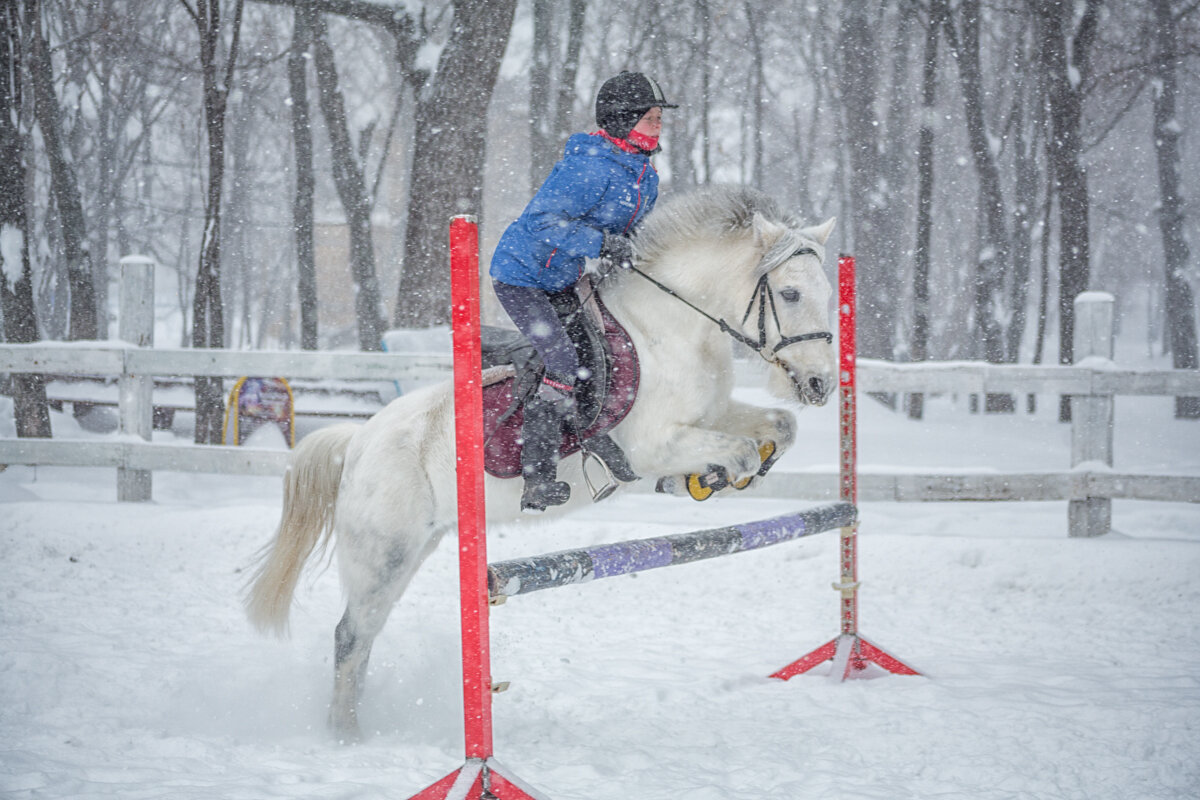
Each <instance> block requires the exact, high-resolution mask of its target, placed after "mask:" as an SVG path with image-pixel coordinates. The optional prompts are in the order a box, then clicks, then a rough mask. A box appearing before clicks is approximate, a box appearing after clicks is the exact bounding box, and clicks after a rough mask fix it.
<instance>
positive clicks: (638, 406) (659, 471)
mask: <svg viewBox="0 0 1200 800" xmlns="http://www.w3.org/2000/svg"><path fill="white" fill-rule="evenodd" d="M833 226H834V220H833V219H830V220H828V221H826V222H824V223H823V224H820V225H815V226H810V227H805V226H803V224H802V223H801V222H800V221H799V219H798V218H797V217H796V216H795V215H793V214H791V213H789V212H787V211H785V210H783V209H782V208H781V207H780V206H779V205H778V204H777V203H776V202H775V201H774V200H772V199H771V198H770V197H768V196H767V195H765V194H763V193H761V192H758V191H756V190H753V189H750V188H745V187H705V188H702V189H698V190H695V191H692V192H687V193H680V194H678V195H675V196H673V197H671V198H669V199H668V200H666V201H665V202H663V203H661V204H660V205H659V207H658V208H656V209H655V210H654V211H653V212H652V213H651V214H650V215H649V216H648V217H647V219H646V221H645V224H644V225H643V226H642V228H641V230H640V231H639V232H638V233H637V235H636V237H635V240H634V253H635V259H636V267H635V269H634V270H622V271H618V272H616V273H614V274H613V275H612V276H611V277H610V278H609V279H607V280H606V281H605V282H604V284H603V287H602V288H601V290H600V291H601V293H602V296H603V300H604V304H605V305H606V306H607V308H608V309H609V311H610V312H611V314H612V316H613V317H614V318H615V319H617V320H619V321H620V323H621V325H622V326H624V328H625V330H626V331H627V332H628V335H629V338H630V340H631V341H632V343H633V346H634V347H635V348H636V351H637V360H638V364H639V369H640V374H639V380H638V389H637V396H636V399H635V400H634V402H633V405H632V406H631V407H630V409H629V411H628V413H627V414H626V415H625V416H624V417H623V418H622V419H621V420H620V422H619V423H618V424H617V426H616V427H615V428H613V430H612V432H611V435H612V438H613V439H614V440H615V441H616V442H617V444H619V445H620V446H621V447H622V448H623V449H624V451H625V453H626V454H627V456H628V459H629V463H630V465H631V466H632V468H633V470H634V471H635V472H636V473H637V474H638V475H641V476H644V477H646V478H649V479H654V478H657V479H658V485H659V488H660V490H664V491H668V492H672V493H677V494H686V493H687V489H688V481H689V478H688V476H693V477H694V476H695V475H698V474H705V473H707V474H712V473H713V472H714V470H716V471H717V472H719V473H722V474H724V475H727V476H728V478H729V481H728V486H725V485H722V487H721V491H731V490H732V489H733V488H734V486H738V487H745V486H747V485H751V486H752V485H753V483H754V481H755V480H757V476H758V475H759V472H760V470H761V468H762V466H763V450H762V448H763V447H764V445H766V444H767V443H771V444H773V445H774V449H775V452H774V455H773V456H772V457H771V458H772V460H774V458H777V457H778V455H779V454H782V453H783V452H784V451H786V450H787V448H788V447H790V446H791V445H792V444H793V443H794V442H795V438H796V422H795V417H794V415H793V414H792V412H791V411H788V410H785V409H781V408H760V407H757V406H754V405H750V404H747V403H743V402H739V401H737V400H734V399H733V397H732V393H733V350H734V345H731V341H730V340H731V339H733V340H736V341H738V342H740V343H741V344H742V345H746V346H748V347H749V348H750V349H752V350H754V351H755V352H757V354H758V355H759V356H760V357H761V358H762V360H763V362H764V363H765V366H766V373H767V380H766V386H767V389H768V390H769V391H770V392H771V393H772V394H773V395H775V396H776V397H779V398H781V399H783V400H786V401H791V402H792V403H794V404H797V405H800V406H803V405H823V404H824V403H825V402H826V401H827V400H828V398H829V396H830V394H831V392H832V390H833V389H834V387H835V386H836V385H837V379H836V359H835V354H834V348H833V344H832V340H833V336H832V333H830V331H831V326H830V313H831V310H832V309H831V307H830V297H831V293H832V288H831V285H830V282H829V280H828V279H827V277H826V275H825V272H824V270H823V267H822V261H823V259H824V252H825V243H826V241H827V240H828V238H829V235H830V233H831V231H832V230H833ZM453 419H454V416H453V392H452V387H451V384H450V382H448V381H447V382H446V383H443V384H439V385H435V386H430V387H426V388H424V389H421V390H418V391H415V392H413V393H411V394H405V395H402V396H400V397H398V398H397V399H395V400H393V401H392V402H391V403H389V404H388V405H387V406H386V407H385V408H383V409H382V410H380V411H379V412H378V413H377V414H375V415H374V416H373V417H372V418H371V419H369V420H368V421H367V422H366V423H363V424H358V423H342V424H338V425H333V426H330V427H327V428H323V429H321V430H318V431H316V432H314V433H311V434H309V435H308V436H306V437H305V438H304V439H302V440H301V442H300V444H299V445H298V446H297V447H296V449H295V450H294V451H293V454H292V457H291V461H290V464H289V467H288V470H287V473H286V476H285V477H284V487H283V488H284V493H283V509H282V515H281V519H280V522H279V527H278V529H277V531H276V533H275V537H274V539H273V540H272V541H271V542H270V543H268V544H267V545H266V547H265V548H264V549H263V552H262V554H261V556H260V561H259V563H258V565H257V568H256V570H255V571H254V573H253V576H252V578H251V583H250V586H249V590H248V592H247V595H246V598H245V604H246V611H247V614H248V616H249V618H250V620H251V621H252V623H253V624H254V625H255V626H256V627H257V628H258V629H259V630H261V631H264V632H273V633H277V634H282V633H284V632H286V629H287V622H288V615H289V610H290V607H291V604H292V599H293V595H294V593H295V589H296V584H297V581H298V579H299V577H300V574H301V572H302V571H303V569H304V565H305V563H306V562H307V561H308V560H309V559H310V557H311V556H312V555H313V553H314V552H317V551H319V552H323V551H324V550H325V548H326V547H327V546H328V544H329V542H330V541H331V540H335V541H336V555H337V561H338V567H339V572H340V576H341V581H342V585H343V587H344V590H345V595H346V598H347V599H346V610H345V613H344V615H343V616H342V619H341V621H340V622H339V623H338V625H337V628H336V631H335V649H334V655H335V666H334V687H333V699H332V702H331V705H330V712H329V723H330V726H331V728H332V730H333V732H334V734H335V736H337V737H338V738H339V739H341V740H344V741H351V740H356V739H358V738H359V735H360V733H359V725H358V718H357V706H358V701H359V693H360V689H361V687H362V684H363V678H364V674H365V672H366V666H367V660H368V658H369V656H370V652H371V646H372V644H373V642H374V640H375V637H376V636H377V635H378V634H379V632H380V631H381V630H382V628H383V626H384V623H385V622H386V621H387V618H388V614H389V613H390V611H391V609H392V608H393V606H394V605H395V604H396V602H397V601H398V600H399V599H400V596H401V595H402V594H403V592H404V590H405V588H406V587H407V586H408V584H409V582H410V580H411V579H412V577H413V575H414V574H415V573H416V571H417V569H418V568H419V567H420V566H421V564H422V562H424V560H425V559H426V557H428V556H429V554H430V553H431V552H432V551H433V549H434V548H435V547H436V546H437V544H438V541H439V540H440V539H441V538H442V536H443V535H444V534H446V533H447V532H449V531H451V530H453V529H454V527H455V524H456V518H455V508H456V498H455V481H454V469H455V441H454V422H453ZM582 462H583V459H582V458H581V456H580V455H579V454H578V453H577V454H576V455H574V456H570V457H568V458H566V459H565V460H564V461H562V462H561V463H560V465H559V478H560V480H565V481H567V482H569V483H570V484H571V485H572V500H571V501H570V502H569V503H568V504H566V505H565V506H563V507H560V509H558V510H557V512H558V513H563V512H566V511H569V510H570V509H572V508H578V507H579V506H580V505H581V504H585V503H588V502H589V500H590V497H589V493H588V492H587V491H586V490H585V487H584V479H583V463H582ZM520 495H521V481H520V480H518V479H515V478H512V479H499V478H495V477H491V476H489V477H488V479H487V484H486V496H487V514H488V519H489V520H508V519H513V518H516V517H517V516H519V514H518V509H519V507H520ZM335 531H336V537H335V535H334V533H335Z"/></svg>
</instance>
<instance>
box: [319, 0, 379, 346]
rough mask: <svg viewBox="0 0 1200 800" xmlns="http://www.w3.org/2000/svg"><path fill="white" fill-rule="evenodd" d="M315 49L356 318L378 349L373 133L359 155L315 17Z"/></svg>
mask: <svg viewBox="0 0 1200 800" xmlns="http://www.w3.org/2000/svg"><path fill="white" fill-rule="evenodd" d="M312 32H313V53H314V56H315V58H314V61H315V66H316V73H317V96H318V98H319V100H320V105H321V115H322V117H324V119H325V128H326V130H327V131H328V132H329V140H330V144H331V153H332V156H333V182H334V186H335V187H336V188H337V193H338V197H339V198H340V199H341V201H342V209H343V210H344V211H345V213H346V225H347V227H348V228H349V234H350V273H351V275H352V276H353V278H354V289H355V293H354V308H355V319H356V320H357V321H358V346H359V349H361V350H366V351H374V350H379V349H380V348H381V347H382V346H383V345H382V335H383V328H384V323H383V317H382V315H381V313H380V295H379V278H378V276H377V275H376V272H375V245H374V242H373V239H372V235H371V209H372V206H373V205H374V204H373V202H372V197H371V194H370V192H369V191H368V189H367V178H366V164H365V160H366V158H365V156H366V149H367V148H366V147H365V142H366V141H368V140H369V138H370V133H369V131H363V132H362V133H361V135H360V143H359V144H360V148H359V151H360V152H361V153H362V156H361V157H360V156H359V155H357V154H356V152H355V148H354V143H353V142H352V140H351V137H350V127H349V124H348V122H347V120H346V103H345V100H344V98H343V97H342V93H341V91H340V89H339V88H338V74H337V65H336V63H335V62H334V57H333V48H331V47H330V46H329V34H328V32H327V29H326V26H325V20H324V18H323V17H321V16H320V15H314V17H313V31H312Z"/></svg>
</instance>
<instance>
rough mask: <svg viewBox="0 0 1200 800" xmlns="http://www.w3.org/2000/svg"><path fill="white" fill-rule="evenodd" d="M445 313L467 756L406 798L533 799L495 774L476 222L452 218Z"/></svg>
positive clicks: (530, 793)
mask: <svg viewBox="0 0 1200 800" xmlns="http://www.w3.org/2000/svg"><path fill="white" fill-rule="evenodd" d="M450 321H451V324H452V327H453V332H454V333H453V344H454V436H455V452H456V456H457V463H456V476H457V488H458V581H459V608H460V613H461V616H462V678H463V732H464V736H465V749H466V757H467V761H466V764H465V765H463V766H462V767H460V768H458V769H456V770H455V771H454V772H452V773H450V774H449V775H447V776H445V777H444V778H442V779H441V780H439V781H438V782H437V783H435V784H433V785H432V786H430V787H428V788H427V789H424V790H423V791H421V792H419V793H418V794H416V795H414V796H413V797H412V798H411V800H483V798H485V797H486V798H492V797H495V798H499V800H539V796H538V795H537V794H536V793H534V792H533V790H532V789H529V788H528V787H526V786H522V785H520V784H519V783H518V782H517V781H515V780H514V779H513V778H511V777H506V776H504V775H502V774H500V771H499V770H498V769H497V765H496V763H495V761H494V760H493V758H492V756H493V749H492V667H491V645H490V640H489V631H488V610H489V606H488V588H487V522H486V519H487V517H486V511H485V506H484V491H483V474H484V473H483V385H482V379H483V368H482V362H483V358H482V355H481V353H480V329H479V325H480V322H479V227H478V225H477V224H476V222H475V218H474V217H472V216H466V215H462V216H456V217H454V218H453V219H452V220H450Z"/></svg>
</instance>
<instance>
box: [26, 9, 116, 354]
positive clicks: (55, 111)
mask: <svg viewBox="0 0 1200 800" xmlns="http://www.w3.org/2000/svg"><path fill="white" fill-rule="evenodd" d="M25 16H26V19H27V20H28V22H29V27H30V31H29V41H30V53H29V57H30V64H29V77H30V84H31V88H32V89H33V96H34V109H35V112H36V115H37V121H38V127H39V128H40V129H41V131H42V142H43V147H44V149H45V151H46V157H47V159H48V160H49V162H50V186H51V191H52V194H53V196H54V203H55V207H56V209H57V211H58V214H57V219H58V223H59V226H60V232H61V235H62V245H63V257H64V258H65V260H66V265H65V266H66V272H67V282H68V286H69V289H70V303H71V314H70V329H69V331H68V338H69V339H72V340H78V339H95V338H97V334H98V328H97V324H96V291H95V287H94V284H93V282H92V259H91V255H90V253H89V252H88V246H87V224H86V222H85V221H84V217H83V200H82V198H81V196H80V193H79V182H78V181H77V180H76V177H75V168H74V165H73V164H72V161H71V157H70V156H69V155H68V153H67V143H66V142H65V141H64V137H63V128H62V120H61V118H60V114H59V105H58V97H57V96H56V95H55V93H54V67H53V65H52V63H51V61H50V47H49V45H48V44H47V43H46V37H45V35H44V34H43V33H42V23H41V12H40V9H39V4H38V0H25Z"/></svg>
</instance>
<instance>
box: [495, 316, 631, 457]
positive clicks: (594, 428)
mask: <svg viewBox="0 0 1200 800" xmlns="http://www.w3.org/2000/svg"><path fill="white" fill-rule="evenodd" d="M594 300H595V302H596V305H597V307H598V309H599V311H600V318H601V320H602V323H603V334H604V340H605V342H606V344H607V349H608V353H607V354H606V356H607V359H608V369H607V370H605V373H606V374H605V377H606V380H605V386H604V392H603V398H602V400H601V401H600V404H599V409H598V410H597V412H596V414H595V416H594V417H593V419H592V421H591V423H590V424H588V426H587V427H586V428H585V429H584V433H583V438H584V439H588V438H590V437H592V436H595V435H597V434H600V433H604V432H605V431H608V430H611V429H612V428H614V427H616V425H617V423H618V422H620V421H621V420H623V419H625V416H626V415H627V414H628V413H629V409H630V408H632V407H633V401H634V400H635V399H636V398H637V390H638V377H639V372H638V357H637V351H636V350H635V349H634V347H633V341H632V340H631V339H630V338H629V334H628V333H627V332H626V331H625V329H624V328H622V327H621V324H620V323H619V322H617V321H616V319H614V318H613V316H612V314H611V313H609V310H608V309H607V308H606V307H605V305H604V303H602V302H601V301H600V298H599V296H596V297H595V298H594ZM516 384H517V380H516V377H515V376H509V377H507V378H504V379H502V380H499V381H496V382H495V383H490V384H487V385H485V386H484V387H483V439H484V442H485V444H484V448H483V466H484V469H486V470H487V472H488V474H490V475H494V476H496V477H497V478H516V477H518V476H519V475H520V474H521V425H522V423H523V422H524V420H525V414H524V409H521V408H519V409H517V410H516V411H515V412H513V413H511V414H507V416H505V415H506V413H507V412H508V411H509V408H510V406H511V405H512V402H513V391H514V388H515V387H516ZM577 450H579V437H577V436H576V435H575V434H574V433H566V432H564V433H563V441H562V444H561V445H560V447H559V455H560V456H563V457H565V456H568V455H570V454H572V453H574V452H576V451H577Z"/></svg>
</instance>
